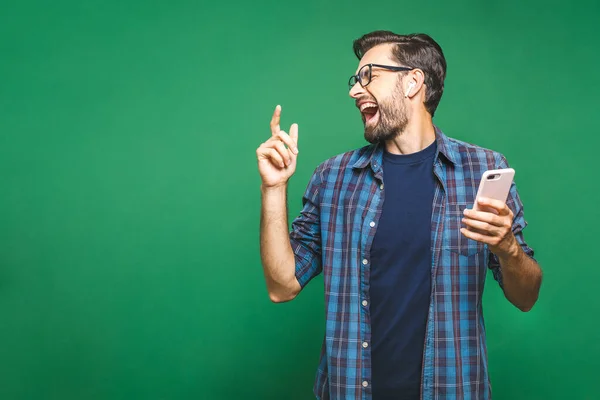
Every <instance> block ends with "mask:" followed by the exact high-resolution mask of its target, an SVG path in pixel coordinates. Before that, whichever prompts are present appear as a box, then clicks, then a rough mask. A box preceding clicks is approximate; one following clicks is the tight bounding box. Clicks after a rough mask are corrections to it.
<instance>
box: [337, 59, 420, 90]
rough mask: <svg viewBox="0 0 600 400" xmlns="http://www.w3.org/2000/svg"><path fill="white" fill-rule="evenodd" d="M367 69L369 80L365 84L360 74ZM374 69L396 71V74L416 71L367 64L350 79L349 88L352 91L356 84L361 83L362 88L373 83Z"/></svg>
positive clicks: (395, 66)
mask: <svg viewBox="0 0 600 400" xmlns="http://www.w3.org/2000/svg"><path fill="white" fill-rule="evenodd" d="M367 67H368V68H369V75H368V80H367V83H365V84H363V81H362V78H361V77H360V72H361V71H362V70H363V69H365V68H367ZM373 67H377V68H383V69H387V70H389V71H396V72H398V71H412V70H413V69H414V68H411V67H399V66H397V65H382V64H365V65H363V66H362V67H360V69H359V70H358V73H357V74H356V75H352V76H351V77H350V79H348V88H349V89H352V88H353V87H354V85H356V82H358V83H360V86H362V87H366V86H367V85H368V84H369V83H371V76H372V73H373Z"/></svg>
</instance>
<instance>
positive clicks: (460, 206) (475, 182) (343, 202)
mask: <svg viewBox="0 0 600 400" xmlns="http://www.w3.org/2000/svg"><path fill="white" fill-rule="evenodd" d="M435 129H436V140H437V148H438V150H437V153H436V155H435V158H434V165H433V172H434V174H435V176H436V177H437V179H436V188H435V194H434V199H433V211H432V215H431V246H432V260H431V274H432V288H431V300H430V305H429V311H428V317H427V328H426V337H424V338H423V340H424V354H423V370H422V381H421V398H422V399H489V398H490V397H491V387H490V380H489V374H488V365H487V350H486V339H485V326H484V321H483V311H482V306H481V299H482V294H483V287H484V282H485V276H486V270H487V269H486V268H489V269H491V270H492V272H493V276H494V278H495V279H496V281H498V283H499V284H500V287H502V273H501V268H500V264H499V262H498V259H497V258H496V256H495V255H494V254H492V253H491V252H490V251H489V249H488V247H487V245H484V244H482V243H480V242H476V241H473V240H471V239H467V238H466V237H464V236H463V235H462V234H461V233H460V228H461V225H462V223H461V219H462V217H463V210H464V209H465V208H467V207H468V208H471V207H472V206H473V202H474V199H475V195H476V192H477V188H478V186H479V180H480V179H481V176H482V174H483V173H484V171H486V170H488V169H497V168H506V167H507V166H508V164H507V162H506V159H505V158H504V156H502V155H501V154H499V153H497V152H494V151H491V150H487V149H483V148H481V147H477V146H474V145H471V144H468V143H465V142H461V141H458V140H455V139H451V138H448V137H446V136H445V135H444V134H443V133H442V132H441V131H440V130H439V129H438V128H437V127H436V128H435ZM382 156H383V148H382V147H381V146H379V145H369V146H366V147H363V148H361V149H358V150H355V151H351V152H347V153H344V154H341V155H339V156H337V157H333V158H331V159H329V160H327V161H325V162H324V163H322V164H321V165H319V167H318V168H317V169H316V171H315V173H314V174H313V176H312V178H311V180H310V182H309V184H308V188H307V190H306V193H305V195H304V197H303V200H302V201H303V209H302V211H301V213H300V215H299V216H298V217H297V218H296V219H295V220H294V221H293V223H292V230H291V232H290V239H291V244H292V249H293V250H294V254H295V258H296V278H297V279H298V282H299V283H300V285H301V287H304V286H305V285H306V284H307V283H308V282H309V281H310V280H311V279H312V278H313V277H315V276H317V275H318V274H320V273H321V272H323V276H324V286H325V311H326V312H325V315H326V324H325V337H324V340H323V346H322V350H321V358H320V363H319V367H318V370H317V374H316V380H315V385H314V393H315V395H316V396H317V398H318V399H323V400H325V399H331V400H334V399H340V400H341V399H343V400H349V399H357V400H358V399H363V400H368V399H371V398H372V391H371V353H370V348H371V347H370V340H371V326H370V316H369V304H370V299H369V275H370V267H371V264H370V254H369V252H370V249H371V244H372V242H373V237H374V235H375V231H376V229H377V224H378V222H379V221H378V220H379V217H380V216H381V211H382V206H383V200H384V196H385V189H384V186H383V171H382V169H381V164H382ZM507 205H508V206H509V207H510V208H511V210H512V212H513V213H514V221H513V226H512V230H513V233H514V235H515V236H516V238H517V240H518V242H519V243H520V245H521V247H522V248H523V250H524V251H525V253H526V254H528V255H529V256H530V257H533V250H532V249H531V248H529V247H528V246H527V244H526V243H525V241H524V239H523V234H522V230H523V229H524V228H525V226H526V225H527V223H526V222H525V220H524V218H523V206H522V204H521V201H520V199H519V195H518V193H517V189H516V186H515V184H514V183H513V185H512V187H511V191H510V194H509V197H508V200H507Z"/></svg>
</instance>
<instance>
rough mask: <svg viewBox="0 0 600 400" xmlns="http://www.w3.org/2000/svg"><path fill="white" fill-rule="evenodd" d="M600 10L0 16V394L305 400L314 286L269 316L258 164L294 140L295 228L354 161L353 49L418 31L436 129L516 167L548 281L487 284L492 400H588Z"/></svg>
mask: <svg viewBox="0 0 600 400" xmlns="http://www.w3.org/2000/svg"><path fill="white" fill-rule="evenodd" d="M599 15H600V6H599V5H598V2H592V1H588V2H584V1H575V2H572V3H571V4H568V3H567V2H566V1H563V2H560V3H559V2H556V3H553V2H548V1H527V2H522V1H517V0H510V1H485V2H484V1H481V2H477V1H462V2H442V1H423V2H400V1H394V2H391V1H377V2H365V1H362V2H352V3H351V2H347V1H344V2H342V1H327V2H320V1H316V0H303V1H296V2H286V1H259V2H256V3H252V2H244V1H240V0H237V1H234V2H210V3H209V4H203V3H202V2H194V1H170V2H166V1H163V2H158V1H115V0H112V1H102V2H101V1H74V0H71V1H62V2H54V3H47V2H41V1H40V2H33V1H20V2H17V1H13V2H7V1H3V2H1V4H0V176H1V179H2V181H1V182H2V186H1V188H0V190H1V195H0V318H1V320H2V322H1V323H0V360H1V362H0V399H3V400H4V399H8V400H10V399H60V400H70V399H278V400H279V399H309V398H311V395H312V383H313V377H314V374H315V369H316V366H317V362H318V356H319V350H320V344H321V339H322V334H323V327H324V313H323V280H322V277H319V278H317V279H315V280H314V281H313V282H312V283H311V285H309V286H308V287H307V288H306V289H305V291H304V292H303V293H302V294H301V295H300V296H299V297H298V298H297V299H296V300H294V301H293V302H290V303H286V304H277V305H276V304H272V303H270V302H269V299H268V296H267V292H266V289H265V284H264V279H263V275H262V269H261V264H260V258H259V250H258V222H259V210H260V192H259V184H260V179H259V176H258V173H257V169H256V160H255V157H256V156H255V150H256V148H257V147H258V146H259V145H260V143H261V142H263V141H264V140H266V139H267V138H268V136H269V127H268V123H269V120H270V116H271V114H272V111H273V109H274V107H275V105H276V104H281V105H282V107H283V115H282V125H283V127H284V129H286V130H287V129H288V127H289V125H290V124H291V123H293V122H297V123H298V124H299V133H300V135H299V148H300V156H299V165H298V169H297V172H296V174H295V176H294V177H293V178H292V180H291V182H290V187H289V198H290V214H291V215H292V216H294V215H295V214H297V212H298V211H299V210H300V207H301V203H300V200H301V195H302V193H303V191H304V189H305V187H306V184H307V182H308V179H309V177H310V174H311V173H312V171H313V170H314V168H315V167H316V166H317V164H318V163H320V162H321V161H323V160H325V159H326V158H328V157H331V156H333V155H336V154H338V153H341V152H344V151H347V150H349V149H352V148H356V147H359V146H362V145H364V143H365V142H364V140H363V136H362V122H361V120H360V117H359V114H358V112H357V110H356V109H355V107H354V106H353V103H352V101H351V100H350V98H349V97H348V94H347V85H346V84H347V79H348V77H349V75H350V74H351V73H354V70H355V68H356V66H357V60H356V59H355V57H354V55H353V53H352V47H351V46H352V40H353V39H355V38H357V37H359V36H361V35H362V34H364V33H367V32H369V31H372V30H376V29H389V30H393V31H396V32H399V33H410V32H426V33H429V34H430V35H432V36H433V37H434V38H435V39H436V40H437V41H438V42H439V43H440V44H441V46H442V48H443V49H444V52H445V54H446V58H447V61H448V65H449V68H448V77H447V80H446V91H445V94H444V97H443V98H442V101H441V104H440V107H439V108H438V112H437V114H436V118H435V122H436V123H437V124H438V125H439V126H440V127H441V128H442V129H443V130H444V131H445V133H446V134H448V135H449V136H452V137H456V138H458V139H462V140H466V141H470V142H474V143H477V144H479V145H481V146H484V147H488V148H493V149H494V150H497V151H500V152H502V153H504V154H505V155H506V157H507V158H508V161H509V163H510V164H511V166H512V167H514V168H515V169H516V171H517V174H516V182H517V186H518V188H519V190H520V194H521V197H522V200H523V202H524V204H525V217H526V219H527V221H528V222H529V224H530V225H529V227H528V228H527V229H526V231H525V237H526V239H527V241H528V242H529V244H530V245H531V246H532V247H533V248H534V249H535V250H536V254H537V257H538V259H539V261H540V264H541V265H542V268H543V270H544V283H543V287H542V291H541V295H540V299H539V302H538V304H537V305H536V306H535V307H534V309H533V310H532V311H531V312H529V313H521V312H520V311H518V310H517V309H516V308H514V307H512V306H511V305H510V304H509V303H508V301H506V300H505V299H504V298H503V296H502V294H501V291H500V289H499V288H498V286H497V285H496V284H495V283H494V282H493V280H492V278H491V274H489V275H488V277H489V278H488V280H489V281H488V286H487V290H486V293H485V296H484V297H485V298H484V303H485V306H484V308H485V310H486V321H487V328H488V345H489V359H490V361H489V362H490V369H491V377H492V384H493V390H494V395H495V396H494V397H495V398H496V399H511V400H513V399H597V398H600V389H599V388H598V380H597V373H598V371H599V369H600V345H599V341H598V339H599V333H598V330H599V328H600V326H599V324H598V322H597V318H598V316H599V315H600V312H599V311H600V307H599V306H600V300H598V298H597V296H598V294H597V293H598V291H597V288H598V282H599V281H600V273H599V272H598V261H597V260H598V255H597V254H598V253H597V251H596V250H597V248H598V245H597V237H598V234H599V232H598V223H599V222H600V218H599V211H598V205H599V204H600V196H599V190H598V186H597V182H598V169H597V165H598V163H597V161H596V160H595V154H596V153H597V151H598V145H599V144H600V141H599V140H598V136H597V135H598V124H599V123H600V117H599V115H600V113H598V110H597V109H598V103H599V102H598V98H597V93H598V89H599V88H600V74H599V73H598V63H599V62H600V56H599V55H598V54H599V53H598V49H599V44H598V43H599V40H600V28H599V23H598V21H599Z"/></svg>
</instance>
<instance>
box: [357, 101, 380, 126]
mask: <svg viewBox="0 0 600 400" xmlns="http://www.w3.org/2000/svg"><path fill="white" fill-rule="evenodd" d="M360 113H361V115H362V119H363V122H364V123H365V125H371V124H374V123H376V122H377V120H379V107H377V104H375V103H364V104H363V105H361V106H360Z"/></svg>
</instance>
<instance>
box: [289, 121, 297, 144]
mask: <svg viewBox="0 0 600 400" xmlns="http://www.w3.org/2000/svg"><path fill="white" fill-rule="evenodd" d="M290 138H291V139H292V140H293V141H294V143H295V144H296V147H298V124H292V126H291V127H290Z"/></svg>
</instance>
